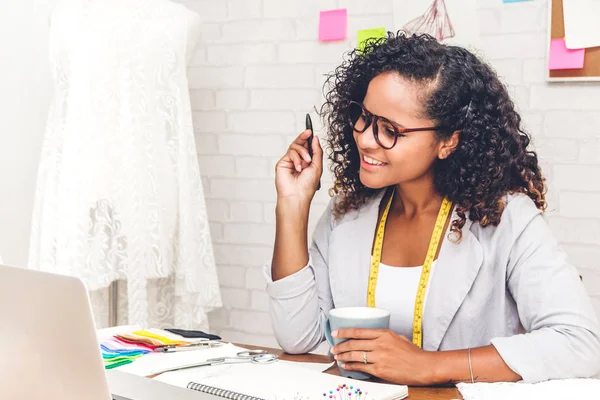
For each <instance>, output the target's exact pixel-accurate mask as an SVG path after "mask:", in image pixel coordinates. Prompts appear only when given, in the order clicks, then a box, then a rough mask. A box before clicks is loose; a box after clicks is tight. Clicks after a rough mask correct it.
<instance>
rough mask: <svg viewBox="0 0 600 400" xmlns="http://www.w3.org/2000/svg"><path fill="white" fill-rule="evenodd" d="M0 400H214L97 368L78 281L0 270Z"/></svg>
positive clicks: (87, 312)
mask: <svg viewBox="0 0 600 400" xmlns="http://www.w3.org/2000/svg"><path fill="white" fill-rule="evenodd" d="M109 387H110V390H109ZM0 399H19V400H42V399H43V400H55V399H56V400H84V399H85V400H110V399H113V400H165V399H178V400H216V399H218V397H217V396H213V395H210V394H206V393H200V392H196V391H193V390H189V389H184V388H179V387H175V386H171V385H168V384H166V383H163V382H159V381H155V380H153V379H149V378H144V377H141V376H135V375H132V374H128V373H126V372H121V371H118V370H108V371H105V370H104V362H103V361H102V355H101V353H100V346H99V345H98V339H97V336H96V329H95V326H94V320H93V318H92V309H91V305H90V300H89V296H88V292H87V290H86V288H85V286H84V284H83V282H82V281H81V280H79V279H77V278H71V277H68V276H64V275H57V274H51V273H47V272H40V271H34V270H29V269H24V268H13V267H7V266H3V265H0Z"/></svg>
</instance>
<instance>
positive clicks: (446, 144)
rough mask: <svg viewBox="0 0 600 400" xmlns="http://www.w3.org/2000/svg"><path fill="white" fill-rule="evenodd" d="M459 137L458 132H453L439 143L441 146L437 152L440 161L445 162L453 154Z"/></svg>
mask: <svg viewBox="0 0 600 400" xmlns="http://www.w3.org/2000/svg"><path fill="white" fill-rule="evenodd" d="M459 136H460V131H454V132H453V133H452V136H450V137H449V138H448V139H444V140H442V142H441V146H440V148H439V150H438V158H439V159H440V160H445V159H446V158H448V157H450V154H452V153H453V152H454V150H455V149H456V146H457V145H458V138H459Z"/></svg>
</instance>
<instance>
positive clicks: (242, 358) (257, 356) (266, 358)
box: [161, 350, 279, 373]
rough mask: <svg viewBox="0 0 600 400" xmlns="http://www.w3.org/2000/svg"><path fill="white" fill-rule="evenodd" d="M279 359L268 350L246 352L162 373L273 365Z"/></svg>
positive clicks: (210, 359) (170, 369)
mask: <svg viewBox="0 0 600 400" xmlns="http://www.w3.org/2000/svg"><path fill="white" fill-rule="evenodd" d="M278 359H279V356H278V355H277V354H271V353H267V351H266V350H245V351H240V352H239V353H237V354H236V356H235V357H218V358H209V359H208V360H206V361H203V362H199V363H194V364H187V365H182V366H179V367H174V368H169V369H168V370H164V371H161V373H163V372H170V371H179V370H181V369H188V368H196V367H206V366H210V365H220V364H242V363H248V362H250V363H253V364H271V363H274V362H275V361H277V360H278Z"/></svg>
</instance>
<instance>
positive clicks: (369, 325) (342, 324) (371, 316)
mask: <svg viewBox="0 0 600 400" xmlns="http://www.w3.org/2000/svg"><path fill="white" fill-rule="evenodd" d="M328 317H329V318H328V319H327V321H326V322H325V337H326V338H327V342H329V345H331V346H335V345H338V344H340V343H342V342H345V341H346V340H348V339H338V338H334V337H333V336H331V332H333V331H337V330H339V329H345V328H365V329H389V328H390V312H389V311H387V310H383V309H381V308H373V307H342V308H334V309H332V310H329V313H328ZM337 365H338V368H339V370H340V375H342V376H344V377H347V378H353V379H369V378H371V375H369V374H367V373H364V372H360V371H347V370H345V369H343V368H342V366H341V365H342V363H341V362H340V361H338V362H337Z"/></svg>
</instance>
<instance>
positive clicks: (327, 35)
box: [319, 8, 348, 41]
mask: <svg viewBox="0 0 600 400" xmlns="http://www.w3.org/2000/svg"><path fill="white" fill-rule="evenodd" d="M347 23H348V15H347V12H346V9H345V8H341V9H339V10H329V11H321V16H320V18H319V40H320V41H328V40H344V39H346V31H347V29H346V25H347Z"/></svg>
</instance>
